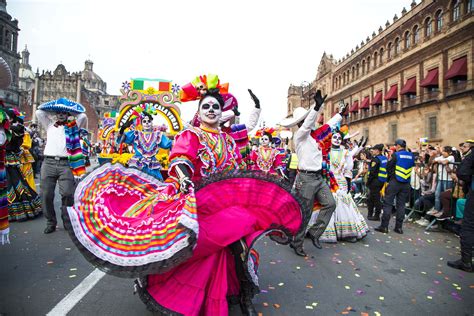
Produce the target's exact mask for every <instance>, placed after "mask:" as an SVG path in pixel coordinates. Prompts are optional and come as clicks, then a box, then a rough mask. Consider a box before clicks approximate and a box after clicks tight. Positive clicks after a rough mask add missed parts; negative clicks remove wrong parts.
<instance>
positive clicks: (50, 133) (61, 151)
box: [36, 110, 87, 157]
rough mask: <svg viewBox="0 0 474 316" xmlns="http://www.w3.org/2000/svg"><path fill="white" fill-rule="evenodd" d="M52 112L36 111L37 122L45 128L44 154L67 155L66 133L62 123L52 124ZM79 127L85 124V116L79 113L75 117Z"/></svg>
mask: <svg viewBox="0 0 474 316" xmlns="http://www.w3.org/2000/svg"><path fill="white" fill-rule="evenodd" d="M54 116H55V114H54V113H48V112H46V111H43V110H37V111H36V117H37V118H38V122H39V123H40V124H41V126H43V128H44V129H45V130H46V145H45V146H44V155H45V156H53V157H67V156H68V152H67V149H66V133H65V132H64V125H61V126H58V127H56V126H54V123H56V121H55V120H54ZM76 122H77V126H78V128H79V129H81V128H85V127H86V126H87V116H86V114H85V113H81V114H79V115H78V116H77V118H76Z"/></svg>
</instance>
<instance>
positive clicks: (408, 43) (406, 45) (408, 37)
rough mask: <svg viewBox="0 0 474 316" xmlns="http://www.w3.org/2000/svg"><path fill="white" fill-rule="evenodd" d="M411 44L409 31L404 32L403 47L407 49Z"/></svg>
mask: <svg viewBox="0 0 474 316" xmlns="http://www.w3.org/2000/svg"><path fill="white" fill-rule="evenodd" d="M410 44H411V40H410V31H406V32H405V49H409V48H410Z"/></svg>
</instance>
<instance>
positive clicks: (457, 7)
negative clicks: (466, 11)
mask: <svg viewBox="0 0 474 316" xmlns="http://www.w3.org/2000/svg"><path fill="white" fill-rule="evenodd" d="M460 16H461V1H460V0H456V1H454V3H453V22H454V21H457V20H459V17H460Z"/></svg>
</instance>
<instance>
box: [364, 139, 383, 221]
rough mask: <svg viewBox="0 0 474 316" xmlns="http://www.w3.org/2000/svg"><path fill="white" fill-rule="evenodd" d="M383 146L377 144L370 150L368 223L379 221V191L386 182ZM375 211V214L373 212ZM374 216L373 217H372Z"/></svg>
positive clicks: (380, 207) (380, 206)
mask: <svg viewBox="0 0 474 316" xmlns="http://www.w3.org/2000/svg"><path fill="white" fill-rule="evenodd" d="M382 152H383V144H377V145H375V146H373V147H372V148H370V153H371V154H372V160H371V161H370V165H369V177H368V179H367V187H368V188H369V198H368V199H367V209H368V213H367V219H368V220H369V221H379V220H380V212H381V211H382V201H381V200H380V190H382V187H383V185H384V184H385V182H387V162H388V159H387V157H385V156H384V155H382ZM374 211H375V212H374ZM374 215H375V216H374Z"/></svg>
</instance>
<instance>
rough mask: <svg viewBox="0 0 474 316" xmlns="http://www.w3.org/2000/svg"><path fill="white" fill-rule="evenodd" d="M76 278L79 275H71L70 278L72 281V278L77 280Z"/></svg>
mask: <svg viewBox="0 0 474 316" xmlns="http://www.w3.org/2000/svg"><path fill="white" fill-rule="evenodd" d="M76 276H77V275H75V274H71V275H70V276H69V278H70V279H72V278H75V277H76Z"/></svg>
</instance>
